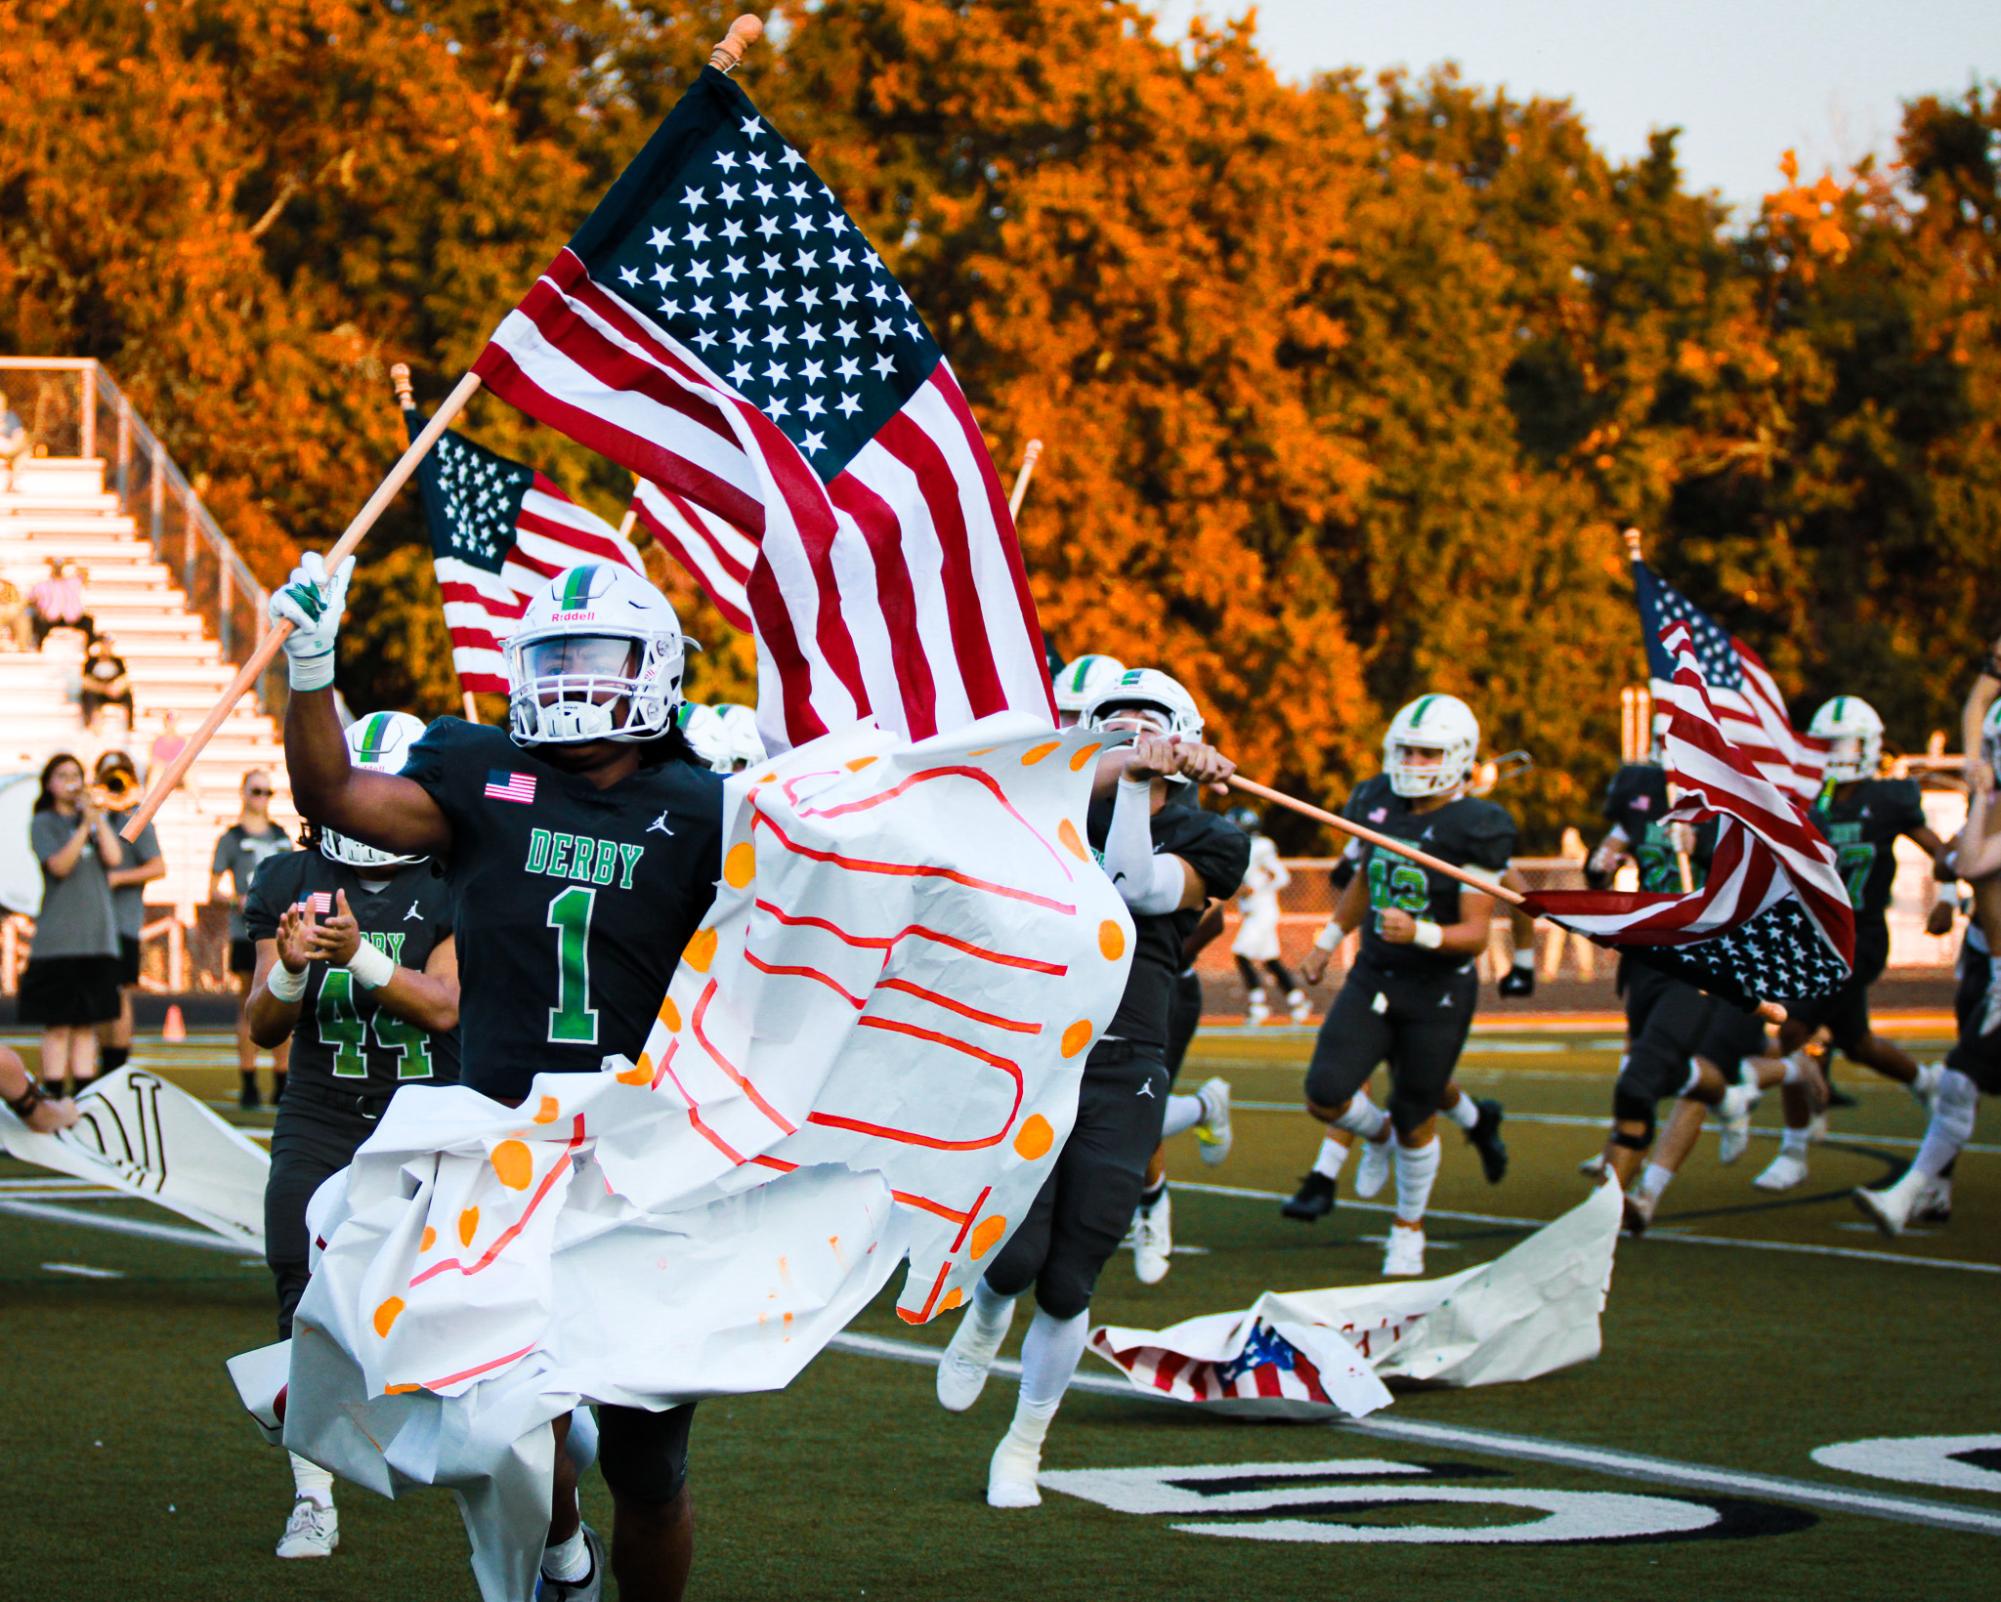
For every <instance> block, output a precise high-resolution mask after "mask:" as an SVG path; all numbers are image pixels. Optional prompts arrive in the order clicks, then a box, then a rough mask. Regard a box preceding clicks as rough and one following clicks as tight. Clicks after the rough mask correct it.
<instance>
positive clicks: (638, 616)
mask: <svg viewBox="0 0 2001 1602" xmlns="http://www.w3.org/2000/svg"><path fill="white" fill-rule="evenodd" d="M503 649H504V650H505V652H506V657H507V726H508V732H509V733H510V734H512V735H513V736H514V741H515V743H516V744H517V745H581V744H583V743H584V742H586V741H589V740H625V741H639V740H651V739H655V738H657V737H658V736H660V735H662V734H664V733H666V732H667V728H668V726H669V724H670V723H671V722H672V721H673V717H674V708H675V707H676V706H678V705H679V704H680V700H681V669H682V667H683V665H684V663H685V662H686V653H687V652H688V651H689V650H700V649H701V647H700V646H699V645H697V644H696V643H695V642H694V641H693V640H691V639H689V638H688V637H687V636H686V635H684V634H683V633H682V632H681V620H680V619H679V618H678V617H676V616H675V615H674V608H673V605H672V604H671V603H670V602H669V601H668V599H667V597H666V596H664V595H662V594H661V593H660V592H659V591H658V590H656V589H655V588H654V587H653V586H652V585H651V584H649V583H647V582H646V580H645V579H643V578H641V577H640V576H639V575H638V574H637V573H635V572H633V571H632V569H630V568H628V567H620V566H619V565H617V564H616V563H613V562H591V563H586V564H585V565H584V566H582V567H573V568H571V569H569V571H568V572H564V573H558V574H557V575H556V576H555V577H554V578H552V579H551V580H550V581H549V582H548V583H547V584H546V585H544V586H543V587H542V589H541V590H540V591H539V592H538V593H537V594H536V596H535V598H534V599H533V600H531V601H530V602H529V603H528V608H527V610H526V611H525V612H523V613H522V614H521V623H520V626H519V627H517V628H516V629H515V631H514V632H513V633H512V634H510V635H509V636H508V637H507V644H506V646H505V647H504V648H503ZM621 706H623V707H624V709H625V712H624V717H623V718H622V719H621V717H620V716H619V708H620V707H621Z"/></svg>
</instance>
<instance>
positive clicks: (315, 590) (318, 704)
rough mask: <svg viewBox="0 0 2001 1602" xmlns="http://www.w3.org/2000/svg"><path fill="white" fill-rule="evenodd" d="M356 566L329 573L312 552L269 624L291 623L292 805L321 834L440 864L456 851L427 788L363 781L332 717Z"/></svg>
mask: <svg viewBox="0 0 2001 1602" xmlns="http://www.w3.org/2000/svg"><path fill="white" fill-rule="evenodd" d="M353 574H354V558H353V557H349V558H348V559H347V560H346V561H345V562H343V563H342V564H341V566H340V568H339V569H338V570H337V571H336V572H333V573H329V572H328V571H327V568H326V563H325V561H324V560H323V559H322V558H321V556H320V554H319V553H318V552H317V551H308V552H307V553H306V554H305V556H304V558H303V559H302V560H301V561H300V563H299V565H298V566H297V567H295V568H294V569H293V570H292V577H291V581H290V582H289V583H287V584H286V585H285V587H284V588H283V589H281V590H279V591H278V592H277V593H276V594H275V595H273V596H272V597H271V617H272V619H273V621H275V622H283V623H290V624H291V625H292V633H291V634H290V635H289V636H288V637H287V638H286V640H285V670H286V674H287V676H288V677H289V679H290V681H291V686H292V694H291V697H290V698H289V700H288V701H287V702H286V705H285V767H286V769H287V771H288V772H289V773H290V775H291V779H292V799H293V801H294V802H295V803H296V804H297V806H298V808H299V810H300V811H301V812H302V813H304V814H305V815H306V816H307V817H309V818H311V819H313V820H314V821H315V822H316V823H318V824H320V825H322V826H323V827H327V828H332V829H337V830H339V831H340V832H341V833H342V834H348V835H352V836H353V837H354V838H355V839H357V840H363V841H366V842H367V843H368V844H369V845H372V846H379V847H380V848H382V849H383V850H385V851H393V852H396V853H399V854H401V855H406V856H439V855H443V854H445V853H446V852H448V851H449V850H450V848H451V843H452V831H451V825H450V823H449V822H448V821H447V820H446V818H445V814H444V813H443V812H442V811H441V810H440V809H439V807H438V804H437V803H436V802H435V801H433V800H432V799H431V797H430V796H429V795H428V794H427V793H426V792H425V790H424V789H423V787H422V786H421V785H418V784H415V783H413V782H412V781H411V780H409V779H405V778H400V777H398V776H396V775H395V774H388V773H363V772H359V771H357V770H356V768H355V767H354V765H353V764H352V763H350V762H349V761H348V755H347V740H346V738H345V737H344V736H343V734H342V732H341V726H340V717H339V715H338V714H337V713H336V712H335V711H334V704H333V677H334V638H335V635H336V634H337V633H338V632H339V629H340V619H341V613H342V612H343V611H345V610H346V607H347V585H348V580H349V579H350V578H351V577H352V576H353Z"/></svg>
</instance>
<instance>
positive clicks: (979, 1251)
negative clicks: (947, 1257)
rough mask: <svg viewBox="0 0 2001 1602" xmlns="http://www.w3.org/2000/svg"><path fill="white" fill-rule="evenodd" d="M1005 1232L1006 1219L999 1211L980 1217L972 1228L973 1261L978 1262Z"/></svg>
mask: <svg viewBox="0 0 2001 1602" xmlns="http://www.w3.org/2000/svg"><path fill="white" fill-rule="evenodd" d="M1006 1233H1007V1220H1006V1219H1005V1218H1003V1217H1001V1215H1000V1214H999V1213H995V1214H994V1215H993V1216H992V1217H991V1218H982V1219H981V1220H980V1221H979V1224H978V1225H977V1226H976V1227H975V1228H974V1230H973V1261H974V1262H978V1261H979V1260H980V1259H981V1258H982V1257H984V1256H986V1255H987V1253H988V1252H990V1251H992V1250H993V1249H994V1247H995V1246H996V1245H997V1244H999V1242H1000V1238H1001V1236H1003V1235H1005V1234H1006Z"/></svg>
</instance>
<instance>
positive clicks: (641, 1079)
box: [618, 1052, 653, 1085]
mask: <svg viewBox="0 0 2001 1602" xmlns="http://www.w3.org/2000/svg"><path fill="white" fill-rule="evenodd" d="M618 1082H619V1083H620V1084H621V1085H650V1084H652V1083H653V1062H652V1059H650V1058H649V1057H647V1055H646V1054H645V1053H644V1052H641V1053H640V1056H639V1061H637V1062H636V1063H634V1064H633V1065H632V1066H631V1067H630V1068H628V1069H626V1070H625V1072H624V1073H622V1074H620V1075H619V1076H618Z"/></svg>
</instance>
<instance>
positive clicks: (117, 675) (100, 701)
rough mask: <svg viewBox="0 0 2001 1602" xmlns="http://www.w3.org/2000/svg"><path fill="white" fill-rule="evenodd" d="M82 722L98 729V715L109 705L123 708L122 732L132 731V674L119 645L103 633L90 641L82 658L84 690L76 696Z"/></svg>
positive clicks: (94, 731)
mask: <svg viewBox="0 0 2001 1602" xmlns="http://www.w3.org/2000/svg"><path fill="white" fill-rule="evenodd" d="M77 703H78V704H79V705H80V706H81V707H82V708H83V726H84V729H85V730H86V731H87V732H89V733H92V734H94V733H96V732H97V715H98V713H100V712H102V711H103V710H104V709H105V708H106V707H108V706H122V707H124V708H125V732H126V733H127V734H130V733H131V732H132V716H133V714H132V676H131V674H130V673H129V672H128V671H127V669H126V666H125V658H124V657H122V656H120V655H119V654H118V648H117V647H116V646H115V645H113V644H112V643H111V641H110V640H108V639H106V638H105V637H104V636H103V635H102V634H100V635H98V637H97V638H96V639H94V640H92V641H91V642H90V648H89V649H88V650H87V651H86V652H85V653H84V658H83V690H82V692H81V693H80V694H79V695H78V696H77Z"/></svg>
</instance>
